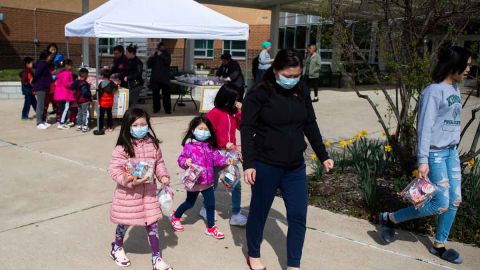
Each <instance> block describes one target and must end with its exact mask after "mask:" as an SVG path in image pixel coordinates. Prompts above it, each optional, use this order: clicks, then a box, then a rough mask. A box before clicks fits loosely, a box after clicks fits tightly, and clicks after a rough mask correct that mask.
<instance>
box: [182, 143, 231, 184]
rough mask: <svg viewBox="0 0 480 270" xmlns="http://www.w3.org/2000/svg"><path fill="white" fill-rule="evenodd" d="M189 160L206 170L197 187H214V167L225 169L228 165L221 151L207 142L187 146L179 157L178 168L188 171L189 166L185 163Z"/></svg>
mask: <svg viewBox="0 0 480 270" xmlns="http://www.w3.org/2000/svg"><path fill="white" fill-rule="evenodd" d="M189 158H191V159H192V163H193V164H195V165H198V166H200V167H202V168H203V169H204V170H203V171H202V173H201V175H200V177H199V178H198V180H197V183H196V184H197V185H212V184H213V182H214V180H215V179H214V177H215V176H214V173H213V167H214V166H215V167H224V166H227V165H228V164H227V160H228V158H227V157H226V156H223V155H222V153H221V152H220V151H219V150H217V149H215V148H213V147H212V146H210V144H208V143H206V142H199V141H196V140H192V141H191V142H189V143H187V144H185V146H184V147H183V150H182V153H181V154H180V156H179V157H178V166H180V168H182V169H184V170H186V169H187V165H186V164H185V162H186V161H187V159H189Z"/></svg>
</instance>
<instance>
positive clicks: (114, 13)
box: [65, 0, 249, 83]
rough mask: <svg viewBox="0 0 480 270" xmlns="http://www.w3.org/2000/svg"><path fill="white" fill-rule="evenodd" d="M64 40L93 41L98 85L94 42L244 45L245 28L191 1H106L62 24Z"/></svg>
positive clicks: (247, 27) (245, 37) (246, 28)
mask: <svg viewBox="0 0 480 270" xmlns="http://www.w3.org/2000/svg"><path fill="white" fill-rule="evenodd" d="M65 36H66V37H88V38H95V39H96V42H95V62H96V63H95V67H96V70H97V83H98V73H99V62H100V61H99V56H98V51H99V42H98V38H170V39H190V40H192V39H210V40H215V39H219V40H245V41H248V37H249V26H248V24H245V23H241V22H238V21H235V20H233V19H231V18H229V17H227V16H225V15H223V14H220V13H218V12H216V11H214V10H212V9H210V8H208V7H206V6H204V5H202V4H199V3H197V2H195V1H193V0H109V1H107V2H106V3H105V4H103V5H101V6H99V7H98V8H96V9H94V10H92V11H90V12H89V13H87V14H85V15H83V16H81V17H79V18H77V19H75V20H73V21H72V22H70V23H68V24H66V25H65ZM191 58H193V55H191ZM246 60H248V53H247V59H246ZM245 63H247V61H245Z"/></svg>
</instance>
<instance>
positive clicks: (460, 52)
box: [432, 46, 471, 83]
mask: <svg viewBox="0 0 480 270" xmlns="http://www.w3.org/2000/svg"><path fill="white" fill-rule="evenodd" d="M470 57H471V54H470V52H468V51H467V50H466V49H465V48H462V47H459V46H451V47H444V48H441V49H440V50H439V52H438V62H437V65H436V66H435V68H434V69H433V72H432V80H433V81H434V82H436V83H440V82H442V81H443V80H445V78H447V77H448V75H450V74H458V73H463V72H464V71H465V69H466V68H467V65H468V59H469V58H470Z"/></svg>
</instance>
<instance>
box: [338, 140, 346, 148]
mask: <svg viewBox="0 0 480 270" xmlns="http://www.w3.org/2000/svg"><path fill="white" fill-rule="evenodd" d="M338 145H340V147H342V148H345V147H347V145H348V143H347V141H345V140H342V141H340V142H339V143H338Z"/></svg>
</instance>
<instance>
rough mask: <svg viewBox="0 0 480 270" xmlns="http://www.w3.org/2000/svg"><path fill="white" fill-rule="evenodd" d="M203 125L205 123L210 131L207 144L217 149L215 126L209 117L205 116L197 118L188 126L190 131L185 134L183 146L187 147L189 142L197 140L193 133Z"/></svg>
mask: <svg viewBox="0 0 480 270" xmlns="http://www.w3.org/2000/svg"><path fill="white" fill-rule="evenodd" d="M201 123H204V124H205V125H207V127H208V130H209V131H210V134H211V135H212V136H210V138H209V139H208V140H206V141H205V142H207V143H209V144H210V146H212V147H213V148H217V139H216V137H215V131H214V130H213V125H212V122H210V120H208V118H207V117H205V115H204V114H202V115H200V116H196V117H195V118H193V119H192V121H190V124H188V130H187V131H186V132H185V137H184V138H183V140H182V146H185V144H187V142H188V141H189V140H192V139H195V135H193V132H194V131H195V128H197V127H198V125H200V124H201Z"/></svg>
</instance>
